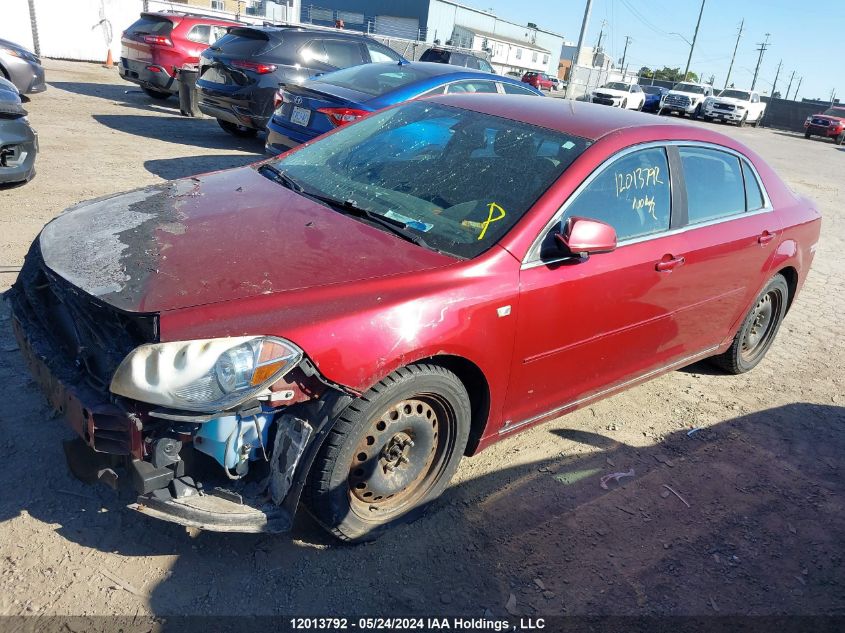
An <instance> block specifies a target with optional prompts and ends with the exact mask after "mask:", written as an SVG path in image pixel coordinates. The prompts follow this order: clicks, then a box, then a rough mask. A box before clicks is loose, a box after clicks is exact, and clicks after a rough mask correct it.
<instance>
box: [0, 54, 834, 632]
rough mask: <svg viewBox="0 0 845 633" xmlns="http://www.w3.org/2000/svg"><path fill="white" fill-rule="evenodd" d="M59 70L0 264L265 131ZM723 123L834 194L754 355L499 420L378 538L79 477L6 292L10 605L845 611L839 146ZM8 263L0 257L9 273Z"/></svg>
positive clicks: (3, 232)
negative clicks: (214, 520)
mask: <svg viewBox="0 0 845 633" xmlns="http://www.w3.org/2000/svg"><path fill="white" fill-rule="evenodd" d="M47 76H48V79H49V83H50V89H49V91H48V92H46V93H44V94H40V95H36V96H34V97H33V98H32V100H31V102H30V103H28V104H27V106H26V107H27V108H28V109H29V110H30V117H31V120H32V123H33V125H34V127H35V128H36V129H37V130H38V133H39V139H40V143H41V154H40V156H39V158H38V162H37V166H38V176H37V177H36V179H35V180H34V181H32V182H31V183H29V184H27V185H26V186H23V187H17V188H12V189H2V190H0V265H3V266H17V265H20V263H21V261H22V259H23V256H24V254H25V252H26V249H27V247H28V245H29V243H30V241H31V240H32V239H33V237H35V235H36V234H37V232H38V230H39V229H40V228H41V227H42V225H43V224H44V223H45V222H46V221H48V220H49V219H50V218H52V217H53V216H55V215H56V214H57V213H59V212H60V211H61V210H62V209H63V208H65V207H67V206H70V205H71V204H74V203H76V202H79V201H82V200H85V199H88V198H93V197H96V196H101V195H105V194H109V193H113V192H118V191H121V190H127V189H131V188H134V187H138V186H142V185H146V184H149V183H154V182H158V181H160V180H161V179H169V178H176V177H180V176H184V175H188V174H193V173H198V172H203V171H208V170H213V169H221V168H226V167H232V166H237V165H242V164H245V163H248V162H251V161H253V160H255V159H257V158H259V157H260V154H261V150H262V141H261V140H260V139H259V140H247V141H242V140H237V139H234V138H232V137H230V136H228V135H226V134H225V133H224V132H223V131H222V130H220V129H219V128H218V127H217V125H216V123H215V122H214V121H212V120H209V119H204V120H203V119H200V120H196V119H186V118H182V117H180V116H179V115H178V110H177V108H176V103H175V100H171V101H167V102H165V103H159V102H152V101H151V100H149V99H148V98H147V97H146V96H145V95H144V94H142V93H141V92H140V91H138V90H135V89H134V87H133V86H131V85H127V84H123V83H121V82H120V80H119V78H118V77H117V74H116V73H115V72H112V71H108V70H106V69H103V68H101V67H99V66H95V65H85V64H76V63H70V62H57V61H48V62H47ZM721 129H722V130H724V131H725V132H726V133H728V134H730V135H732V136H735V137H737V138H739V139H741V140H742V141H744V142H746V143H747V144H748V145H750V146H751V147H753V148H754V149H756V150H757V151H758V152H760V154H762V155H763V156H765V157H766V158H767V159H768V160H769V161H770V162H771V163H772V164H773V165H774V166H775V168H776V169H778V170H779V172H780V173H781V174H782V175H783V176H784V177H785V178H786V180H787V181H788V182H789V184H790V185H791V186H792V187H793V188H794V189H796V190H797V191H800V192H802V193H805V194H808V195H810V196H811V197H813V198H814V199H815V200H816V201H817V202H818V204H819V206H820V208H821V210H822V213H823V215H824V225H823V232H822V238H821V242H820V244H819V248H818V254H817V257H816V262H815V266H814V269H813V271H812V272H811V274H810V276H809V279H808V281H807V284H806V286H805V288H804V290H803V293H802V294H801V295H800V296H799V298H798V300H797V302H796V304H795V305H794V307H793V309H792V310H791V312H790V313H789V315H788V316H787V319H786V321H785V324H784V327H783V328H782V330H781V333H780V335H779V337H778V340H777V341H776V342H775V345H774V347H773V348H772V349H771V351H770V353H769V355H768V357H767V358H766V359H765V360H764V361H763V363H762V364H761V365H760V366H759V367H758V368H756V369H755V370H754V371H753V372H751V373H749V374H746V375H743V376H739V377H730V376H725V375H722V374H719V373H718V372H716V371H713V370H711V368H710V367H709V366H707V365H706V364H698V365H695V366H692V367H690V368H687V369H685V370H682V371H677V372H673V373H671V374H668V375H666V376H663V377H661V378H659V379H657V380H654V381H652V382H650V383H648V384H645V385H643V386H640V387H637V388H635V389H633V390H630V391H628V392H626V393H624V394H621V395H618V396H615V397H613V398H610V399H608V400H604V401H602V402H600V403H598V404H596V405H595V406H592V407H590V408H588V409H585V410H582V411H579V412H577V413H574V414H571V415H568V416H566V417H563V418H560V419H558V420H555V421H553V422H550V423H548V424H544V425H541V426H540V427H537V428H534V429H532V430H529V431H527V432H525V433H522V434H520V435H519V436H516V437H513V438H511V439H508V440H506V441H503V442H501V443H499V444H498V445H496V446H494V447H492V448H491V449H489V450H487V451H486V452H484V453H482V454H481V455H479V456H477V457H475V458H472V459H467V460H464V462H463V464H462V465H461V468H460V470H459V472H458V476H457V478H456V481H455V485H453V486H452V487H451V488H450V489H449V491H448V492H447V493H446V495H445V496H444V498H443V499H442V500H441V501H440V502H438V503H437V504H436V505H435V507H434V508H433V509H432V511H431V512H430V513H429V514H428V515H427V516H426V517H425V518H423V519H421V520H419V521H417V522H416V523H415V524H413V525H410V526H406V527H403V528H400V529H398V530H396V531H395V532H393V533H392V534H390V535H389V536H387V537H385V538H383V539H382V540H381V541H379V542H377V543H374V544H370V545H365V546H359V547H349V546H340V545H337V544H336V543H334V542H333V541H332V540H331V539H330V538H329V537H327V536H325V535H324V534H323V533H322V532H321V531H320V529H319V528H318V527H316V525H315V524H314V523H313V521H311V520H310V519H309V518H308V517H307V516H305V515H304V514H303V513H300V515H299V516H298V519H297V522H296V526H295V529H294V531H293V533H292V534H291V535H283V536H272V537H271V536H256V535H221V534H213V533H203V534H200V535H199V536H198V537H196V538H191V537H190V536H189V535H188V534H186V532H185V531H184V530H183V529H180V528H179V527H177V526H174V525H169V524H166V523H161V522H156V521H154V520H150V519H147V518H145V517H142V516H139V515H137V514H135V513H133V512H131V511H130V510H127V509H125V507H124V506H125V505H126V503H127V502H128V501H129V500H130V497H129V496H127V495H125V494H124V495H119V494H117V493H114V492H112V491H110V490H108V489H104V488H102V487H87V486H85V485H83V484H82V483H80V482H78V481H76V480H74V479H73V478H71V476H70V475H69V473H68V471H67V468H66V466H65V464H64V458H63V454H62V448H61V441H62V440H63V439H67V438H69V437H71V434H70V432H69V431H68V430H67V429H66V428H65V427H64V425H63V424H62V423H61V422H60V421H59V420H58V419H57V418H54V417H53V416H52V415H51V413H50V411H49V410H48V408H47V407H46V405H45V403H44V400H43V398H42V397H41V395H40V393H39V392H38V390H37V389H36V387H35V385H34V383H33V382H32V381H30V379H29V377H28V373H27V371H26V369H25V367H24V364H23V361H22V359H21V356H20V354H19V352H18V351H17V349H16V346H15V344H14V341H13V338H12V334H11V330H10V322H9V316H8V310H7V308H6V307H5V305H4V306H2V308H0V387H2V393H3V397H2V399H0V463H2V465H3V468H2V469H0V490H2V494H0V587H2V591H0V615H3V614H5V615H14V614H60V615H71V614H72V615H85V616H93V615H97V614H124V615H130V616H135V615H138V616H148V615H156V616H166V615H168V614H192V613H198V614H200V613H201V614H211V615H214V614H221V615H223V614H227V615H247V614H293V613H296V614H324V615H325V614H339V613H343V614H347V615H352V614H372V615H397V614H432V613H435V614H461V615H470V616H475V617H477V616H481V615H483V614H485V613H488V614H492V615H497V616H498V615H507V614H508V613H511V614H520V615H525V616H532V615H552V614H570V615H571V614H634V615H639V614H676V615H707V614H719V615H725V614H740V613H743V614H838V615H842V614H845V564H843V554H845V512H843V499H845V495H843V492H845V483H843V481H845V479H843V473H842V464H843V462H842V455H843V454H845V408H843V405H844V404H845V398H844V397H843V379H845V368H844V367H843V365H845V364H843V357H845V355H844V354H843V344H842V342H843V334H845V319H842V317H841V315H842V314H843V313H845V292H843V291H844V290H845V288H844V287H843V286H844V285H845V283H843V278H845V259H843V257H842V252H843V250H845V244H843V234H845V217H843V205H842V192H843V187H845V185H843V181H842V174H843V173H845V172H843V168H845V151H842V149H841V148H836V147H835V146H834V145H833V144H831V143H830V142H825V141H818V140H813V141H807V140H804V139H803V138H802V137H801V136H799V135H795V134H790V133H785V132H779V131H773V130H768V129H736V128H733V127H726V126H723V127H722V128H721ZM13 281H14V274H8V273H0V290H5V289H6V288H7V287H8V286H9V285H10V284H11V283H12V282H13ZM691 429H700V430H698V431H696V432H694V433H693V434H691V435H690V434H689V431H690V430H691ZM631 468H633V469H634V472H635V475H634V476H633V477H631V478H626V479H622V480H621V481H619V482H618V483H611V484H610V485H609V489H608V490H603V489H602V488H601V487H600V486H599V479H600V477H601V476H602V475H605V474H608V473H613V472H617V471H623V472H624V471H628V470H629V469H631ZM667 486H668V487H667ZM670 488H671V491H670V490H669V489H670ZM675 493H677V494H675Z"/></svg>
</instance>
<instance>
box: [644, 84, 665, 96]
mask: <svg viewBox="0 0 845 633" xmlns="http://www.w3.org/2000/svg"><path fill="white" fill-rule="evenodd" d="M661 90H663V88H661V87H660V86H643V92H644V93H646V94H647V95H659V94H660V92H661Z"/></svg>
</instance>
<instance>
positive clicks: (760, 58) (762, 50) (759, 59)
mask: <svg viewBox="0 0 845 633" xmlns="http://www.w3.org/2000/svg"><path fill="white" fill-rule="evenodd" d="M769 35H770V34H769V33H766V41H764V42H761V43H760V44H759V46H760V48H758V49H757V50H758V51H760V55H759V56H758V57H757V67H756V68H755V69H754V79H752V80H751V89H752V90H754V86H755V85H756V84H757V73H759V72H760V64H761V63H762V62H763V53H765V52H766V49H767V48H768V47H769Z"/></svg>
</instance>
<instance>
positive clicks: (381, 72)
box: [315, 62, 432, 96]
mask: <svg viewBox="0 0 845 633" xmlns="http://www.w3.org/2000/svg"><path fill="white" fill-rule="evenodd" d="M431 75H432V73H431V71H429V70H423V69H421V68H414V67H413V66H412V65H408V64H404V65H400V64H396V63H392V62H386V63H381V64H362V65H360V66H350V67H349V68H344V69H343V70H337V71H335V72H332V73H328V74H325V75H323V76H321V77H319V78H318V79H316V80H315V82H316V83H327V84H332V85H333V86H340V87H341V88H349V89H350V90H356V91H358V92H363V93H364V94H368V95H373V96H379V95H383V94H384V93H386V92H390V91H391V90H396V89H397V88H401V87H402V86H407V85H408V84H412V83H414V82H416V81H420V80H421V79H427V78H429V77H431Z"/></svg>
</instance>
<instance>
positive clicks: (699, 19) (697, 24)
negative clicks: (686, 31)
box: [684, 0, 706, 81]
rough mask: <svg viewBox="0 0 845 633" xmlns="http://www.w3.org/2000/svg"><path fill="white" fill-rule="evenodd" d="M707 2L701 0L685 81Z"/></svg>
mask: <svg viewBox="0 0 845 633" xmlns="http://www.w3.org/2000/svg"><path fill="white" fill-rule="evenodd" d="M705 2H706V0H701V10H700V11H699V12H698V22H696V23H695V33H693V35H692V44H690V47H689V57H687V67H686V68H685V69H684V81H686V79H687V73H688V72H689V65H690V64H691V63H692V52H693V50H695V38H697V37H698V27H699V26H700V25H701V16H702V15H703V14H704V3H705Z"/></svg>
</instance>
